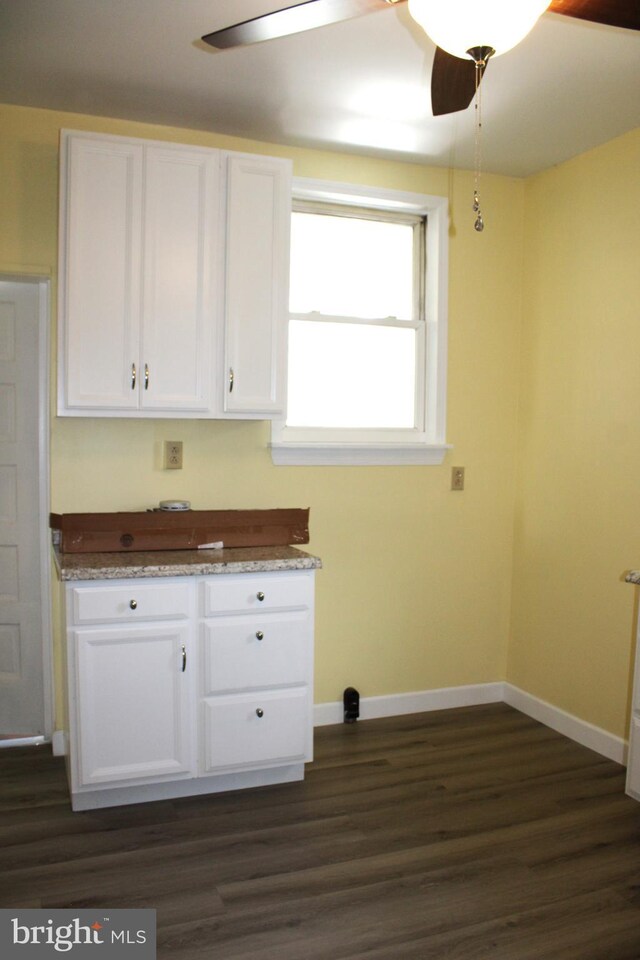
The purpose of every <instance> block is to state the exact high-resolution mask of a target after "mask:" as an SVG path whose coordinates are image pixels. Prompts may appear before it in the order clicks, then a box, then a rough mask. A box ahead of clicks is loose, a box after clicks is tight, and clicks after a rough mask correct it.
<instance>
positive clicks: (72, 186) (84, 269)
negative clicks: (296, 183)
mask: <svg viewBox="0 0 640 960" xmlns="http://www.w3.org/2000/svg"><path fill="white" fill-rule="evenodd" d="M290 197H291V164H290V163H289V162H288V161H285V160H279V159H273V158H270V157H257V156H244V155H242V154H228V153H222V152H221V151H219V150H213V149H208V148H204V147H202V148H200V147H186V146H182V145H179V144H172V143H166V144H165V143H158V142H155V141H145V140H133V139H129V138H125V137H112V136H106V135H100V134H91V133H79V132H75V131H63V133H62V141H61V189H60V283H59V287H60V301H59V303H60V309H59V377H58V413H59V414H60V415H64V416H111V417H113V416H121V417H167V416H171V417H216V416H231V417H235V416H239V417H248V418H252V417H263V418H264V417H270V416H273V415H274V414H277V413H279V412H281V411H282V409H283V392H284V391H283V384H284V382H285V377H286V371H285V363H286V331H287V310H288V261H289V218H290V209H291V201H290Z"/></svg>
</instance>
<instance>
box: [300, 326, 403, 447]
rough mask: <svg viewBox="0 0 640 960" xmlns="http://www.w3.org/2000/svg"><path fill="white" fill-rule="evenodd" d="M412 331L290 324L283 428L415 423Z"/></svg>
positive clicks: (388, 425)
mask: <svg viewBox="0 0 640 960" xmlns="http://www.w3.org/2000/svg"><path fill="white" fill-rule="evenodd" d="M415 368H416V332H415V330H413V329H411V328H406V327H378V326H375V327H374V326H369V325H367V324H356V323H331V322H313V321H303V320H292V321H291V322H290V324H289V400H288V413H287V425H288V426H295V427H303V426H304V427H343V428H347V427H351V428H358V427H360V428H375V427H378V428H394V427H395V428H401V429H412V428H413V427H414V425H415V414H414V406H415Z"/></svg>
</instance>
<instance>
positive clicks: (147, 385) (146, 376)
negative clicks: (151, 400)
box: [144, 363, 149, 390]
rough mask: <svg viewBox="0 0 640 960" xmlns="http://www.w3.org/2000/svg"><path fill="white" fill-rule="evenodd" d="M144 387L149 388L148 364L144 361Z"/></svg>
mask: <svg viewBox="0 0 640 960" xmlns="http://www.w3.org/2000/svg"><path fill="white" fill-rule="evenodd" d="M144 388H145V390H148V389H149V364H148V363H145V365H144Z"/></svg>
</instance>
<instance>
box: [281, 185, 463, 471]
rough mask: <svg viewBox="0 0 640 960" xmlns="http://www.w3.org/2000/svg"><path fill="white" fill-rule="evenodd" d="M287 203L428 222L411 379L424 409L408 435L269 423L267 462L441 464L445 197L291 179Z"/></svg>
mask: <svg viewBox="0 0 640 960" xmlns="http://www.w3.org/2000/svg"><path fill="white" fill-rule="evenodd" d="M293 199H294V201H316V202H317V201H321V202H325V203H330V204H332V205H334V206H335V205H338V204H339V205H344V206H347V207H366V208H369V209H372V210H380V211H384V212H396V213H401V214H411V215H418V216H423V217H426V218H427V229H426V241H425V242H426V275H425V278H424V308H425V320H424V337H423V338H422V341H423V344H424V348H423V349H419V351H418V355H419V356H418V362H419V364H420V369H419V370H418V371H417V372H418V377H417V381H418V383H421V384H422V388H421V389H422V390H423V391H424V393H423V396H421V397H420V398H419V399H418V401H417V409H418V410H419V411H423V416H422V421H423V422H422V423H421V424H420V425H419V427H416V428H415V429H413V430H353V429H346V428H345V429H344V430H335V429H331V430H330V429H325V428H319V427H313V428H311V427H304V428H303V427H288V426H287V425H286V419H285V418H284V417H283V418H282V419H280V420H273V421H272V425H271V456H272V459H273V462H274V463H275V464H277V465H288V466H309V465H332V464H335V465H345V466H346V465H354V466H356V465H371V466H375V465H385V464H389V465H393V464H439V463H442V461H443V459H444V456H445V453H446V452H447V450H448V449H449V445H448V444H447V443H446V441H445V430H446V389H447V384H446V380H447V313H448V252H449V234H448V226H449V222H448V221H449V218H448V200H447V198H446V197H435V196H429V195H426V194H418V193H405V192H402V191H397V190H384V189H380V188H373V187H363V186H357V185H352V184H343V183H334V182H331V181H325V180H308V179H302V178H295V179H294V181H293ZM419 340H420V338H419Z"/></svg>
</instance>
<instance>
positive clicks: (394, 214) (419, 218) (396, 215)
mask: <svg viewBox="0 0 640 960" xmlns="http://www.w3.org/2000/svg"><path fill="white" fill-rule="evenodd" d="M292 210H293V213H311V214H318V215H320V216H329V217H341V218H343V219H345V218H349V217H351V218H353V219H356V220H372V221H374V222H380V221H382V222H386V223H397V224H405V225H407V226H410V227H412V230H413V263H412V278H413V282H412V316H411V317H410V318H408V317H347V316H343V317H339V316H336V315H333V314H325V313H322V312H321V311H311V312H309V313H308V314H301V313H296V312H290V314H289V316H290V317H292V318H294V319H297V320H301V319H304V318H305V317H307V316H308V317H309V319H315V320H322V319H333V320H335V321H337V322H339V321H341V320H342V321H345V322H351V323H356V322H359V321H360V322H363V323H377V322H380V323H388V322H390V321H395V322H397V323H398V324H400V323H402V322H409V323H416V322H421V323H424V322H425V320H426V315H425V278H426V268H427V264H426V231H427V218H426V216H424V215H420V214H412V213H402V212H398V211H388V210H378V209H376V208H374V207H361V206H355V205H347V204H340V203H328V202H325V201H318V200H316V201H313V200H296V199H295V198H294V200H293V206H292Z"/></svg>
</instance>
